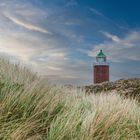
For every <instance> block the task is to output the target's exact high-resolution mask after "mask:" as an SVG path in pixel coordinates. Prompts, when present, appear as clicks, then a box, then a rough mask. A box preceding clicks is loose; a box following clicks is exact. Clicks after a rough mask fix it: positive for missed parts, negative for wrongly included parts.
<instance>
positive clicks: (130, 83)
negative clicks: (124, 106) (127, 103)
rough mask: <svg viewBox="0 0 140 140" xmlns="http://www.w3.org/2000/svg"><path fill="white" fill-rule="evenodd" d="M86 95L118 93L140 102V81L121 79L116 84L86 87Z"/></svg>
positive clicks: (107, 83) (105, 83) (109, 83)
mask: <svg viewBox="0 0 140 140" xmlns="http://www.w3.org/2000/svg"><path fill="white" fill-rule="evenodd" d="M85 89H86V93H88V94H91V93H100V92H113V91H114V92H117V93H118V94H120V95H122V96H124V97H133V98H136V99H138V100H140V79H139V78H135V79H121V80H118V81H115V82H104V83H102V84H97V85H90V86H85Z"/></svg>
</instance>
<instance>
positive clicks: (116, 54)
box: [85, 32, 140, 62]
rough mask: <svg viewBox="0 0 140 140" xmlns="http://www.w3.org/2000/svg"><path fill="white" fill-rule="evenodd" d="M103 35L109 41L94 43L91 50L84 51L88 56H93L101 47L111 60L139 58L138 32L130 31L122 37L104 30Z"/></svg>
mask: <svg viewBox="0 0 140 140" xmlns="http://www.w3.org/2000/svg"><path fill="white" fill-rule="evenodd" d="M104 35H105V36H106V37H107V38H111V41H105V42H103V43H100V44H97V45H94V46H93V49H92V50H91V51H90V50H89V51H85V53H87V55H88V56H90V57H95V56H96V54H97V52H98V51H99V50H100V49H103V50H104V51H105V52H106V53H107V55H108V58H109V60H110V61H113V62H123V61H126V60H133V61H139V60H140V55H139V52H140V45H139V44H140V39H139V36H140V32H131V33H129V34H128V35H127V36H126V37H124V38H119V37H118V36H116V35H112V34H110V33H107V32H104Z"/></svg>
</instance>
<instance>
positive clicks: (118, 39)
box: [100, 31, 120, 42]
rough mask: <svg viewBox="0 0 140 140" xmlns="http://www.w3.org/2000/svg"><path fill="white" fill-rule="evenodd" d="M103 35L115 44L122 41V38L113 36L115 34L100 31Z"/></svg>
mask: <svg viewBox="0 0 140 140" xmlns="http://www.w3.org/2000/svg"><path fill="white" fill-rule="evenodd" d="M100 32H101V33H102V34H103V35H105V36H106V37H107V38H109V39H111V40H112V41H114V42H119V41H120V38H119V37H118V36H116V35H113V34H110V33H108V32H103V31H100Z"/></svg>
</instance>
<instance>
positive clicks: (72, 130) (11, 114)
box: [0, 59, 140, 140]
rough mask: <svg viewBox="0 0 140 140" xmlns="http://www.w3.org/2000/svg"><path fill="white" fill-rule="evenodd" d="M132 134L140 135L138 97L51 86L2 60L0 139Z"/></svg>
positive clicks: (99, 139)
mask: <svg viewBox="0 0 140 140" xmlns="http://www.w3.org/2000/svg"><path fill="white" fill-rule="evenodd" d="M129 139H130V140H139V139H140V107H139V105H138V104H137V101H135V100H130V99H122V98H121V97H120V96H119V95H117V94H114V93H112V94H107V95H106V94H102V93H101V94H96V95H94V94H93V95H90V96H86V95H85V93H84V92H83V91H81V90H77V89H73V90H68V89H65V88H57V87H53V86H50V85H49V84H48V83H47V82H46V81H43V80H41V79H40V78H39V77H38V76H37V75H36V74H33V73H32V72H31V71H29V70H27V69H26V68H23V67H21V66H19V65H14V64H10V63H9V62H8V61H6V60H3V59H1V60H0V140H129Z"/></svg>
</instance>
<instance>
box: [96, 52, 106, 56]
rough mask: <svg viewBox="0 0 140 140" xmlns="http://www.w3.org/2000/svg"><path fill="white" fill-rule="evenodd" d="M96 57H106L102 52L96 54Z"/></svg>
mask: <svg viewBox="0 0 140 140" xmlns="http://www.w3.org/2000/svg"><path fill="white" fill-rule="evenodd" d="M97 57H106V55H105V54H104V53H103V51H102V50H100V52H99V53H98V54H97Z"/></svg>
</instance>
